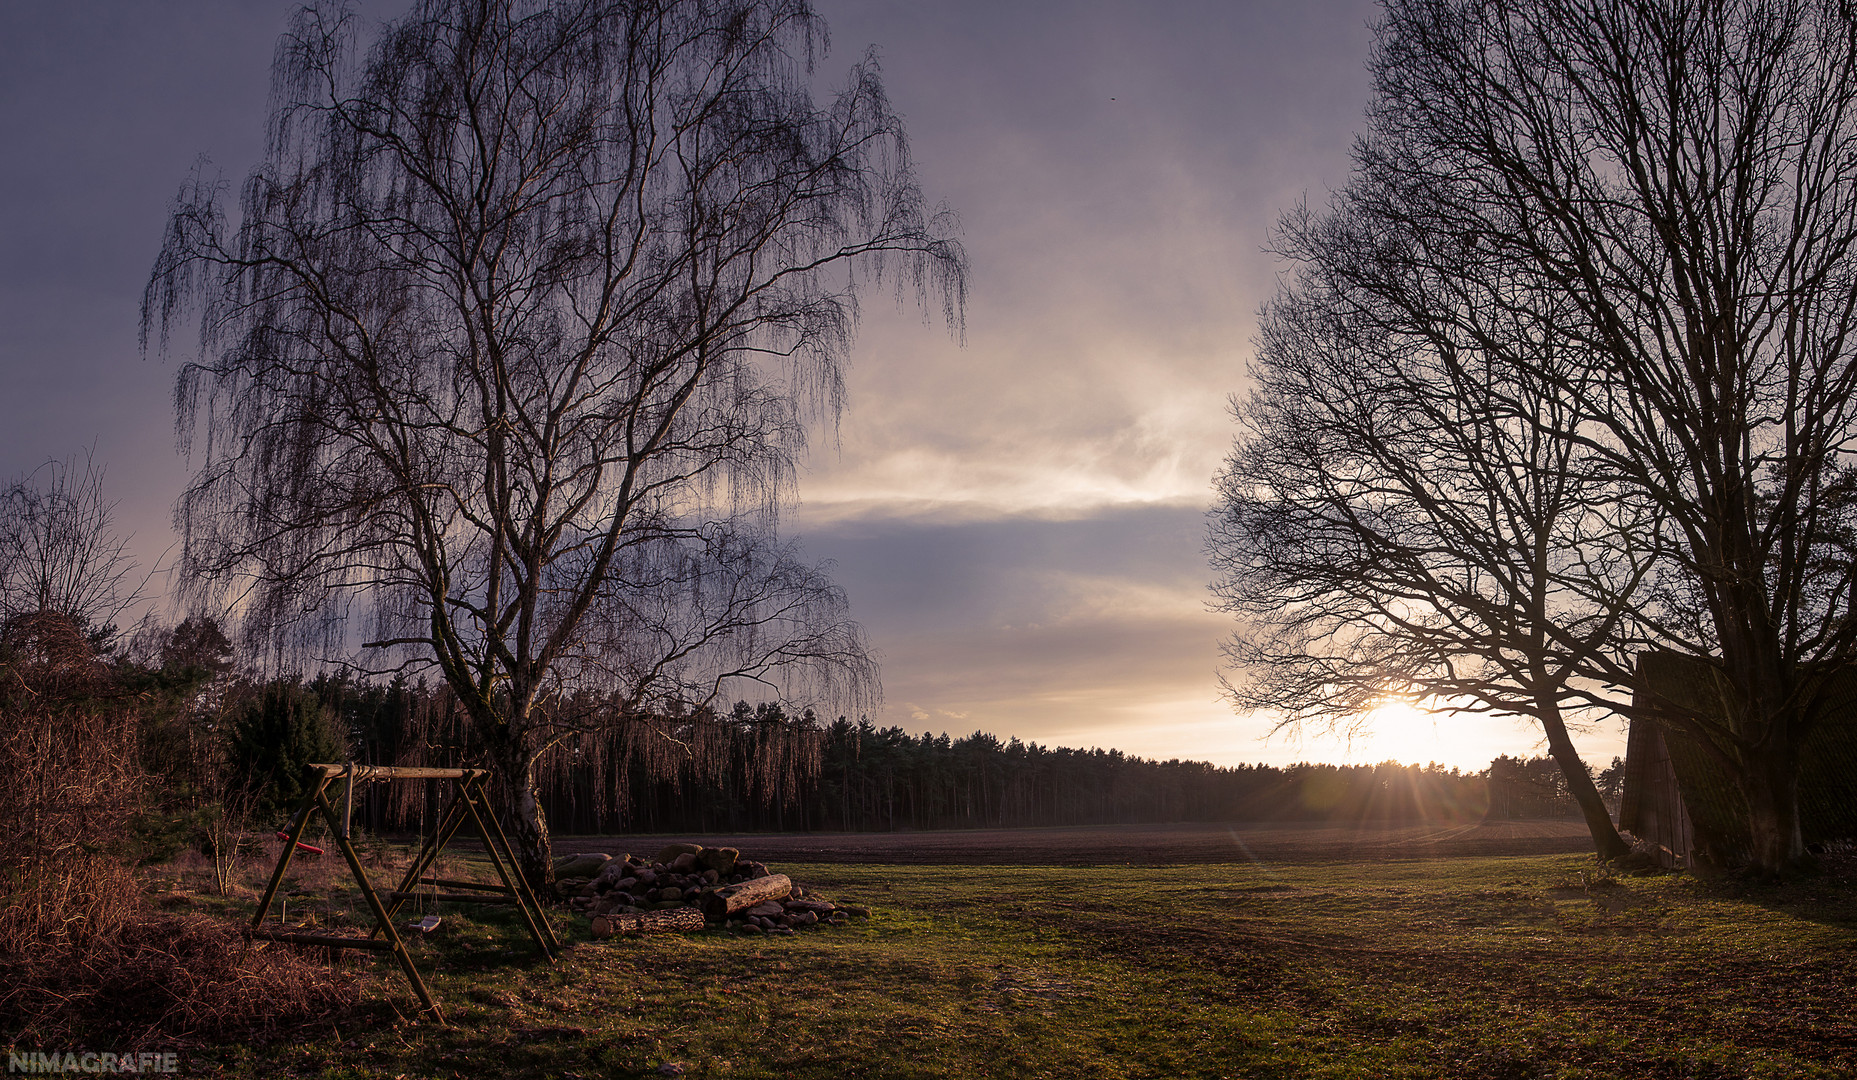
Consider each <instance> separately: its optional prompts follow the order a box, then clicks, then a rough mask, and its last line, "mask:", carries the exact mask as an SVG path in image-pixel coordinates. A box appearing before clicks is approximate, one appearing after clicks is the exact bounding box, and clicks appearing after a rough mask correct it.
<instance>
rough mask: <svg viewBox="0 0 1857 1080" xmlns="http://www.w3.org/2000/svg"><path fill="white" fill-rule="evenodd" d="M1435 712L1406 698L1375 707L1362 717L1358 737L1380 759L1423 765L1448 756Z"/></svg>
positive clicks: (1374, 756)
mask: <svg viewBox="0 0 1857 1080" xmlns="http://www.w3.org/2000/svg"><path fill="white" fill-rule="evenodd" d="M1443 735H1444V732H1443V731H1442V730H1441V729H1440V728H1439V727H1438V714H1437V713H1435V712H1433V711H1431V710H1430V709H1426V708H1421V707H1420V706H1419V705H1418V704H1416V703H1414V702H1412V701H1410V700H1407V699H1405V698H1394V699H1391V700H1388V701H1387V702H1385V703H1384V704H1381V705H1378V706H1375V707H1374V708H1373V709H1372V710H1370V711H1369V712H1367V714H1366V715H1365V716H1363V717H1362V718H1361V739H1362V741H1363V742H1364V743H1365V746H1364V747H1363V749H1367V750H1369V752H1370V755H1371V756H1372V757H1373V758H1375V759H1376V760H1380V761H1398V762H1402V763H1405V764H1419V765H1422V764H1424V763H1426V762H1429V761H1438V760H1442V759H1446V758H1448V757H1450V756H1451V755H1450V753H1449V748H1448V747H1446V746H1444V745H1443Z"/></svg>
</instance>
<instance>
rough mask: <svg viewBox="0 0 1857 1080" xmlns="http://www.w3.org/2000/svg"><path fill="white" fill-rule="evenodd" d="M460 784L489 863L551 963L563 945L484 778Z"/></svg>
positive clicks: (537, 945)
mask: <svg viewBox="0 0 1857 1080" xmlns="http://www.w3.org/2000/svg"><path fill="white" fill-rule="evenodd" d="M459 787H460V788H462V789H463V794H464V796H465V800H464V807H465V810H466V812H468V813H469V814H470V815H471V822H472V824H474V825H476V826H477V834H478V835H479V836H481V837H483V840H484V850H485V851H486V852H488V853H489V855H490V865H491V866H493V867H495V868H496V872H497V876H498V877H499V878H501V879H502V880H503V885H504V887H505V888H507V889H509V891H510V892H511V893H512V894H514V896H515V897H516V908H517V910H518V911H520V912H522V921H523V922H525V923H527V924H528V927H529V936H531V937H533V938H534V939H535V944H536V947H538V948H540V949H541V950H542V955H543V956H546V957H547V958H548V962H549V963H551V964H552V963H554V961H555V959H556V954H557V953H558V952H559V951H560V949H561V943H560V942H559V941H558V940H556V938H555V933H554V928H553V927H552V926H549V925H548V917H547V916H546V915H545V914H543V912H542V909H541V905H540V904H538V903H537V902H536V900H535V894H534V893H532V892H530V891H529V883H528V880H527V879H525V878H524V877H523V876H522V871H521V870H520V869H519V868H517V866H516V859H515V853H514V852H513V851H511V850H510V848H509V838H508V837H506V836H504V835H503V826H502V825H501V824H500V823H498V821H497V819H496V814H495V813H493V812H492V811H491V809H490V803H489V799H488V798H487V796H486V795H485V794H484V789H483V784H482V782H481V780H480V781H479V782H478V783H477V784H476V785H475V786H474V787H473V785H472V782H471V780H470V779H469V778H466V779H465V780H464V781H463V782H462V783H460V784H459ZM479 800H482V801H483V812H482V814H479V813H478V805H477V804H478V801H479ZM485 817H488V818H489V819H490V822H489V825H488V826H486V825H485V823H484V818H485ZM492 829H494V830H496V832H495V835H494V837H493V836H492V834H491V830H492ZM499 840H501V841H502V848H503V850H502V853H501V854H499V853H498V850H497V847H498V845H497V841H499ZM505 858H507V859H508V860H509V862H508V864H507V865H505V863H504V859H505Z"/></svg>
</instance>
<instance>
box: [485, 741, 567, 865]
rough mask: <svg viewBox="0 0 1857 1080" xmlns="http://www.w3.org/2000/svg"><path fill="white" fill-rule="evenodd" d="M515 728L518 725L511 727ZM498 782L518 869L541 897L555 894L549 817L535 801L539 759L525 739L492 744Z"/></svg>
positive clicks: (504, 823)
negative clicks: (536, 773)
mask: <svg viewBox="0 0 1857 1080" xmlns="http://www.w3.org/2000/svg"><path fill="white" fill-rule="evenodd" d="M511 726H512V727H514V725H511ZM492 745H493V746H494V750H493V751H492V757H493V758H494V760H495V764H496V770H497V779H498V780H499V781H500V782H501V783H502V791H503V800H502V806H501V807H500V808H499V809H500V814H499V817H500V818H501V820H502V822H503V831H504V832H505V833H507V834H508V836H509V843H510V847H512V848H514V849H515V854H516V868H517V869H518V870H519V871H521V873H522V875H523V877H525V878H527V879H528V881H529V888H531V889H533V890H535V892H536V894H537V895H540V896H551V895H553V893H554V878H555V875H554V860H553V859H552V858H550V847H549V842H548V816H547V815H546V814H545V813H544V812H543V811H542V804H541V800H539V799H537V798H536V797H535V766H536V755H535V753H534V752H533V751H532V750H530V749H529V748H528V746H527V745H525V740H524V739H523V738H522V736H521V735H514V734H512V735H509V736H506V737H504V738H503V739H499V740H498V741H497V742H496V743H493V744H492Z"/></svg>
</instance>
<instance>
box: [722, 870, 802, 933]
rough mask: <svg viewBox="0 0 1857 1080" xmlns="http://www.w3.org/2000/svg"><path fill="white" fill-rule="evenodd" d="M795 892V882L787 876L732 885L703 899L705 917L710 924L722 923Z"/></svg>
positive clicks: (762, 878)
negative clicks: (737, 913) (734, 915)
mask: <svg viewBox="0 0 1857 1080" xmlns="http://www.w3.org/2000/svg"><path fill="white" fill-rule="evenodd" d="M792 891H793V882H792V880H791V879H789V878H788V877H787V875H785V874H769V875H767V876H766V877H761V878H755V879H754V880H753V881H744V882H742V883H741V884H740V885H730V886H729V887H728V888H726V889H717V890H716V891H715V892H712V893H707V894H705V895H704V897H703V917H704V918H707V919H708V920H709V921H710V922H721V921H723V920H724V919H727V918H728V917H729V916H730V915H733V914H735V913H736V912H738V911H746V910H747V909H749V908H751V907H755V906H757V905H760V904H764V903H766V902H767V901H769V900H779V899H782V898H784V897H785V896H786V895H787V894H788V893H790V892H792Z"/></svg>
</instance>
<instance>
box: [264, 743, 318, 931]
mask: <svg viewBox="0 0 1857 1080" xmlns="http://www.w3.org/2000/svg"><path fill="white" fill-rule="evenodd" d="M328 782H329V781H328V779H327V778H326V777H324V776H323V775H322V774H321V773H320V772H314V773H313V774H312V776H311V778H310V783H309V792H308V793H307V794H305V795H304V796H303V802H302V804H301V805H299V806H298V807H297V816H296V824H294V825H292V826H291V827H290V832H289V835H288V837H287V838H286V839H285V840H284V853H283V854H282V855H279V856H278V857H277V869H275V870H273V871H271V881H270V883H269V884H267V885H266V886H265V887H264V898H263V899H262V900H259V901H258V911H257V913H256V914H254V915H253V916H252V917H251V925H252V929H254V930H256V929H257V928H258V927H260V926H262V925H263V924H264V917H265V915H267V914H269V913H270V910H271V901H273V900H275V899H276V898H277V887H278V886H279V885H281V884H283V881H284V871H286V870H288V869H290V857H291V856H292V855H295V854H296V853H297V841H299V840H301V839H303V833H304V831H305V830H306V829H308V828H309V823H310V811H311V810H313V809H314V808H315V806H316V800H317V799H318V798H320V797H321V795H322V789H323V786H324V785H326V784H327V783H328Z"/></svg>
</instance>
